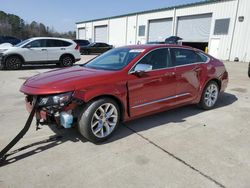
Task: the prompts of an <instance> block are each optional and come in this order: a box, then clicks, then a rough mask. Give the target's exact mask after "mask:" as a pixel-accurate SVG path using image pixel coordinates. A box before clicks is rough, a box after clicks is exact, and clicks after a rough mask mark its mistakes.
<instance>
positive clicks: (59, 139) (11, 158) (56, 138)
mask: <svg viewBox="0 0 250 188" xmlns="http://www.w3.org/2000/svg"><path fill="white" fill-rule="evenodd" d="M50 128H51V129H52V131H54V132H55V135H53V136H50V137H48V138H46V139H44V140H40V141H37V142H34V143H32V144H29V145H26V146H23V147H21V148H18V149H16V150H14V151H11V152H9V153H8V154H7V155H6V156H5V158H4V159H3V160H2V161H0V167H3V166H6V165H9V164H13V163H15V162H18V161H19V160H22V159H25V158H27V157H30V156H32V155H35V154H38V153H41V152H43V151H46V150H48V149H51V148H53V147H56V146H58V145H61V144H63V143H65V142H68V141H71V142H86V141H87V140H85V139H84V138H83V137H82V136H81V135H80V134H79V133H78V132H77V130H76V129H57V128H56V127H55V125H51V126H50ZM25 150H26V152H25Z"/></svg>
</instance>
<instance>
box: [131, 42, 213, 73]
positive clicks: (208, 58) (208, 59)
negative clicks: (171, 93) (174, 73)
mask: <svg viewBox="0 0 250 188" xmlns="http://www.w3.org/2000/svg"><path fill="white" fill-rule="evenodd" d="M166 48H167V49H168V51H169V53H170V49H171V48H179V49H184V50H191V51H193V52H196V53H202V52H199V51H198V52H197V51H195V50H192V49H188V48H185V47H181V46H176V47H160V48H155V49H152V50H150V51H148V52H147V53H146V54H144V56H142V57H141V58H140V59H139V60H137V62H136V63H135V64H134V65H133V66H132V67H131V68H130V69H129V71H128V74H133V73H134V72H135V71H132V69H134V67H135V66H136V65H137V64H138V63H139V62H140V61H141V60H142V59H143V58H144V57H145V56H146V55H148V54H149V53H151V52H153V51H155V50H158V49H166ZM170 55H171V54H170ZM202 55H204V56H206V57H207V61H206V62H197V63H189V64H185V65H178V66H176V65H174V66H172V67H166V68H161V69H154V70H150V71H146V72H153V71H159V70H168V69H171V68H175V67H185V66H189V65H197V64H207V63H208V62H209V61H210V60H211V59H210V57H208V56H207V55H206V54H204V53H202ZM170 59H171V58H170ZM171 61H172V60H171ZM172 63H173V62H172Z"/></svg>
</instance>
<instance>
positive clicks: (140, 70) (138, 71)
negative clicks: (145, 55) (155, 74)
mask: <svg viewBox="0 0 250 188" xmlns="http://www.w3.org/2000/svg"><path fill="white" fill-rule="evenodd" d="M152 69H153V66H152V65H149V64H137V65H136V66H135V69H134V71H133V72H131V73H132V74H135V75H137V76H139V77H141V76H143V75H144V73H145V72H148V71H151V70H152Z"/></svg>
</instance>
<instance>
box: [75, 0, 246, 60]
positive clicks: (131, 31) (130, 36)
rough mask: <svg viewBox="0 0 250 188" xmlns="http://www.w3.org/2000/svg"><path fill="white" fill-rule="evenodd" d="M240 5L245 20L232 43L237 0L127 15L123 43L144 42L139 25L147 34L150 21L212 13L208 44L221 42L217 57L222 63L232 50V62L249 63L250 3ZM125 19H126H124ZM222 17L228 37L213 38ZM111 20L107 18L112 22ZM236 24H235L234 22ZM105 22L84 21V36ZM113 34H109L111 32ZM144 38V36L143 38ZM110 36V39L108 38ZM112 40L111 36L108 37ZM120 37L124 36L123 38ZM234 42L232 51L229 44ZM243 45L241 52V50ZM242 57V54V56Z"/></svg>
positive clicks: (105, 21) (244, 0)
mask: <svg viewBox="0 0 250 188" xmlns="http://www.w3.org/2000/svg"><path fill="white" fill-rule="evenodd" d="M240 2H241V6H240V8H239V9H240V10H239V16H242V15H243V16H245V20H244V22H243V23H242V22H241V23H238V24H237V25H236V29H235V35H234V40H232V38H233V28H234V25H235V16H236V7H237V0H228V1H217V2H209V3H205V4H198V5H196V4H194V5H193V6H188V7H176V11H174V8H172V9H166V10H159V11H155V12H146V13H140V14H138V15H137V14H134V15H129V16H128V15H127V16H128V21H127V28H126V31H127V33H126V36H127V37H126V38H127V39H126V44H136V43H137V42H140V43H142V44H143V43H145V42H146V41H147V40H146V37H139V36H138V32H136V31H138V27H139V25H146V31H148V22H149V20H153V19H162V18H173V20H175V19H177V18H178V17H182V16H191V15H198V14H207V13H212V21H211V29H210V37H209V41H210V40H211V39H213V38H216V39H220V46H219V50H218V57H219V59H222V60H228V59H229V56H230V49H231V56H230V60H233V57H234V56H239V57H241V58H240V60H241V59H244V60H245V61H250V54H249V53H248V52H250V45H247V44H248V43H250V35H246V33H250V23H249V17H250V15H249V14H250V11H249V7H250V5H249V3H250V1H249V0H240ZM123 18H125V16H124V17H123ZM223 18H230V24H229V31H228V34H227V35H213V30H214V24H215V19H223ZM111 20H112V19H110V21H111ZM237 22H238V21H237ZM107 24H108V19H102V20H99V21H93V22H86V37H87V39H89V38H94V27H95V26H98V25H107ZM173 26H174V27H173V28H172V30H173V33H172V35H174V34H175V32H176V29H177V28H176V27H177V20H176V22H173ZM79 27H84V26H83V24H82V23H81V24H80V23H79V24H77V28H79ZM115 30H119V28H115ZM110 32H111V33H112V31H110ZM146 36H147V35H146ZM109 37H111V36H109ZM111 38H112V37H111ZM122 38H123V36H122ZM232 41H233V44H232V46H233V47H232V48H231V42H232ZM243 46H244V50H241V49H242V48H243ZM244 54H245V55H244Z"/></svg>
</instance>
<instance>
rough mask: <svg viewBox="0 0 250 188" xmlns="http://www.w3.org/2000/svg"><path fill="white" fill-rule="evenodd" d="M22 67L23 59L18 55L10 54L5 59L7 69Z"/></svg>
mask: <svg viewBox="0 0 250 188" xmlns="http://www.w3.org/2000/svg"><path fill="white" fill-rule="evenodd" d="M21 67H22V60H21V58H20V57H18V56H15V55H13V56H9V57H7V58H6V60H5V68H6V69H7V70H18V69H20V68H21Z"/></svg>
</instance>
